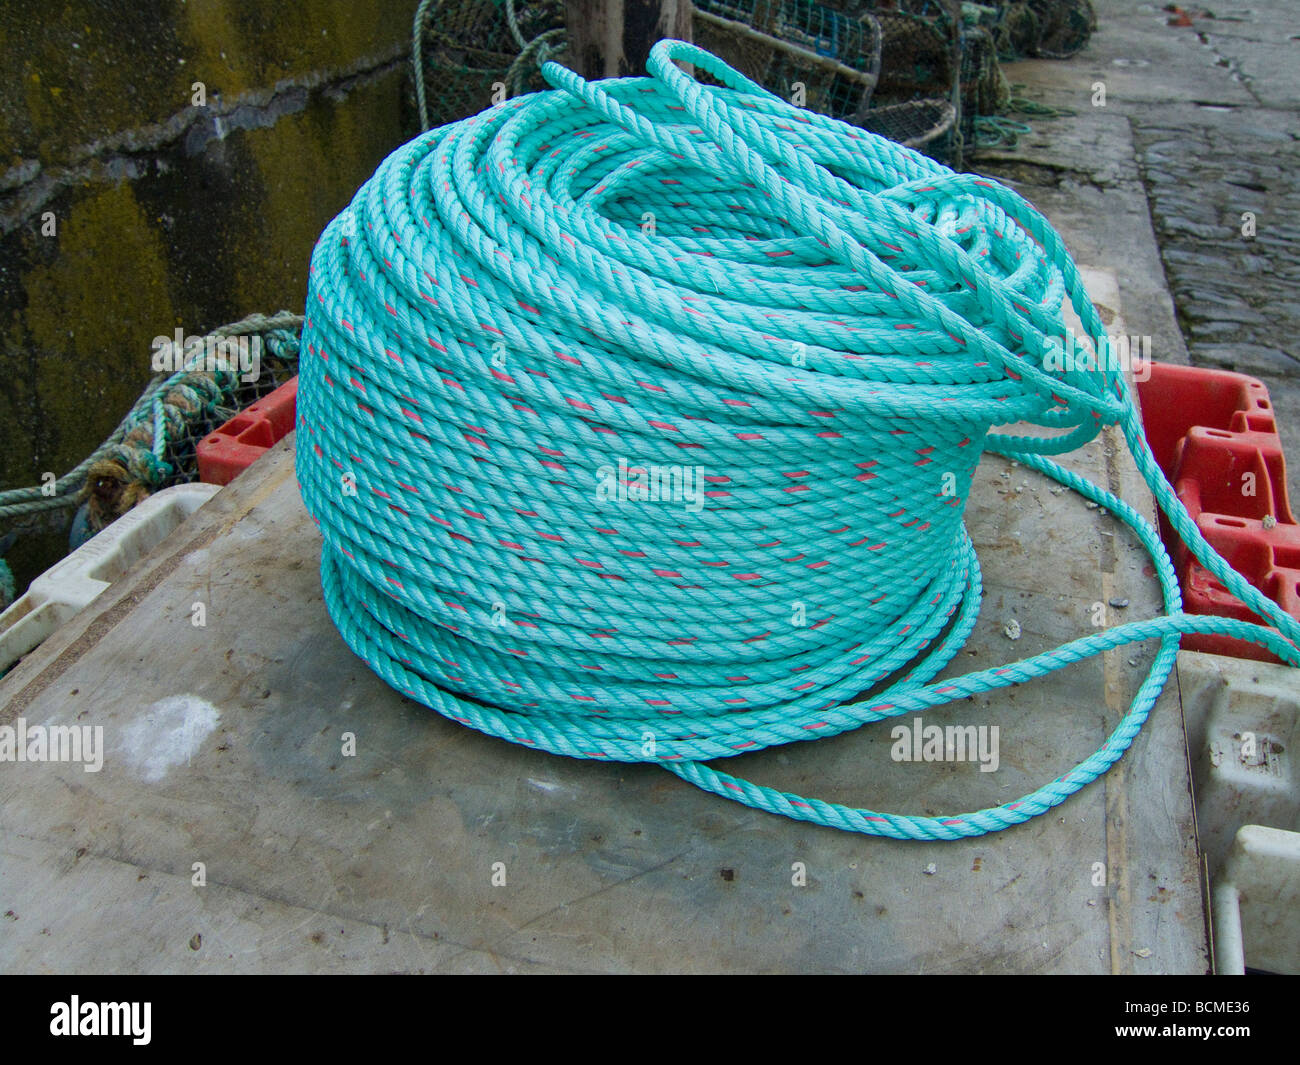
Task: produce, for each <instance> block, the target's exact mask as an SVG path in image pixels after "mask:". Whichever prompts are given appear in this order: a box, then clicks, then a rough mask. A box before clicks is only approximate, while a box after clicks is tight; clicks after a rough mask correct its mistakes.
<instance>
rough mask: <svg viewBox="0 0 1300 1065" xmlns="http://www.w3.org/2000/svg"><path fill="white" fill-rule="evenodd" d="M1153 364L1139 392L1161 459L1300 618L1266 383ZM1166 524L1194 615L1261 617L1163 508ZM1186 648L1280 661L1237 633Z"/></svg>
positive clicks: (1241, 565) (1230, 556)
mask: <svg viewBox="0 0 1300 1065" xmlns="http://www.w3.org/2000/svg"><path fill="white" fill-rule="evenodd" d="M1150 365H1151V376H1150V378H1149V379H1148V380H1146V381H1142V382H1139V383H1138V400H1139V402H1140V403H1141V406H1142V418H1143V422H1144V423H1145V426H1146V434H1147V440H1148V442H1149V443H1150V445H1151V451H1152V453H1153V454H1154V455H1155V457H1156V461H1157V462H1158V463H1159V464H1160V468H1161V469H1162V470H1163V471H1164V474H1165V476H1166V477H1168V478H1169V482H1170V484H1172V485H1173V486H1174V491H1175V492H1177V493H1178V498H1179V499H1180V500H1181V501H1182V503H1183V506H1185V507H1186V508H1187V512H1188V513H1189V514H1190V515H1191V516H1192V519H1193V520H1194V521H1195V522H1196V527H1197V528H1198V529H1199V530H1200V532H1201V535H1202V536H1204V537H1205V539H1206V540H1207V541H1209V543H1210V545H1211V546H1212V547H1213V548H1214V549H1215V550H1216V551H1218V552H1219V554H1220V555H1222V556H1223V557H1224V558H1225V559H1226V560H1227V561H1228V564H1229V565H1231V566H1232V568H1233V569H1235V570H1236V571H1237V572H1238V573H1240V574H1241V575H1242V576H1243V577H1245V578H1246V580H1248V581H1249V582H1250V583H1251V584H1253V585H1254V586H1255V587H1256V588H1258V589H1259V590H1260V591H1261V592H1262V593H1263V594H1264V595H1266V596H1268V598H1270V599H1272V600H1273V601H1274V602H1275V603H1277V604H1278V605H1279V606H1281V607H1282V609H1283V610H1285V611H1286V612H1287V613H1289V614H1290V615H1292V616H1293V617H1295V618H1300V525H1297V523H1296V520H1295V517H1294V516H1293V515H1292V513H1291V506H1290V503H1289V502H1288V499H1287V487H1286V460H1285V458H1284V457H1283V454H1282V441H1281V439H1280V438H1279V437H1278V434H1277V422H1276V421H1275V420H1274V417H1273V405H1272V403H1271V402H1270V401H1269V398H1268V389H1266V388H1265V387H1264V385H1263V383H1262V382H1260V381H1257V380H1256V379H1255V378H1253V377H1247V376H1246V375H1244V374H1237V373H1229V372H1227V371H1226V370H1207V369H1200V368H1195V367H1190V366H1172V365H1169V364H1166V363H1159V362H1153V363H1151V364H1150ZM1265 519H1271V528H1270V527H1266V521H1265ZM1160 532H1161V535H1162V536H1163V537H1164V541H1165V546H1166V547H1167V548H1168V549H1169V553H1170V555H1171V556H1172V557H1173V560H1174V566H1175V568H1176V569H1177V571H1178V579H1179V583H1180V585H1181V586H1182V593H1183V605H1184V609H1185V610H1186V611H1187V612H1188V613H1189V614H1213V615H1218V616H1221V617H1230V618H1238V619H1240V620H1242V621H1254V622H1261V621H1262V620H1263V619H1261V618H1260V617H1258V616H1257V615H1256V614H1255V613H1254V612H1253V611H1251V610H1249V609H1247V607H1246V606H1245V605H1244V604H1243V603H1242V602H1241V601H1240V600H1239V599H1237V598H1236V597H1235V596H1233V595H1231V594H1230V593H1229V592H1228V590H1227V589H1226V588H1224V587H1223V585H1222V584H1220V583H1219V581H1217V580H1216V579H1215V578H1214V577H1213V576H1211V575H1210V573H1209V572H1207V571H1206V570H1205V568H1204V567H1203V566H1201V565H1200V563H1198V562H1197V561H1196V559H1195V558H1194V557H1193V556H1192V554H1191V552H1190V551H1188V550H1187V548H1186V546H1185V545H1184V544H1183V543H1182V541H1181V540H1180V539H1179V538H1178V536H1177V534H1176V533H1175V532H1174V531H1173V529H1172V528H1171V527H1170V525H1169V523H1168V521H1167V520H1166V518H1165V516H1164V515H1163V514H1161V515H1160ZM1182 647H1183V648H1184V649H1185V650H1189V651H1205V652H1208V653H1210V654H1221V655H1228V656H1231V657H1233V658H1251V659H1256V660H1259V661H1266V662H1275V661H1277V659H1276V658H1275V657H1274V656H1273V655H1271V654H1269V652H1267V651H1265V650H1264V649H1263V648H1262V647H1259V646H1257V645H1255V644H1251V643H1246V642H1245V641H1242V640H1235V639H1233V638H1232V637H1229V636H1209V635H1188V636H1184V637H1183V639H1182Z"/></svg>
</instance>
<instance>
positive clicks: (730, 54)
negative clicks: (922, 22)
mask: <svg viewBox="0 0 1300 1065" xmlns="http://www.w3.org/2000/svg"><path fill="white" fill-rule="evenodd" d="M693 31H694V35H695V43H696V44H698V45H700V46H701V47H702V48H706V49H708V50H709V51H710V52H713V53H714V54H715V55H717V56H719V57H720V58H722V59H724V60H725V61H726V62H727V63H728V64H730V65H731V66H733V67H735V68H736V69H737V70H739V71H740V72H741V73H742V74H745V75H746V76H747V77H750V78H752V79H753V80H754V81H757V82H758V83H759V84H760V85H762V86H763V87H764V88H766V89H767V90H768V91H769V92H773V93H776V94H777V95H779V96H781V97H783V98H785V99H787V100H794V101H795V102H797V103H799V105H800V106H802V107H807V108H808V109H809V110H812V111H817V112H818V113H820V114H824V115H830V116H831V117H833V118H840V119H852V118H854V117H855V116H857V115H859V114H861V113H862V112H864V111H865V110H866V106H867V102H868V101H869V99H870V97H871V92H872V89H873V88H874V87H875V84H876V72H877V71H878V70H879V67H880V53H881V40H880V28H879V25H878V24H877V23H876V22H875V20H870V19H869V20H861V19H856V18H848V17H846V16H845V15H843V14H841V13H840V12H838V11H835V10H833V9H832V8H829V7H826V6H824V5H822V4H818V3H810V2H808V0H696V3H695V5H694V21H693Z"/></svg>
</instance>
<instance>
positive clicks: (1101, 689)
mask: <svg viewBox="0 0 1300 1065" xmlns="http://www.w3.org/2000/svg"><path fill="white" fill-rule="evenodd" d="M1072 463H1073V464H1074V465H1075V466H1076V468H1079V469H1081V470H1084V471H1085V472H1087V473H1088V474H1089V475H1090V476H1092V477H1094V478H1100V479H1101V480H1102V481H1103V483H1105V482H1109V483H1111V484H1115V485H1118V486H1121V487H1122V489H1123V490H1124V492H1125V493H1127V494H1128V496H1129V498H1131V499H1138V500H1140V499H1142V498H1143V497H1142V493H1141V491H1140V490H1139V488H1138V486H1137V485H1136V484H1135V483H1134V474H1133V473H1132V471H1131V468H1130V467H1129V466H1127V465H1126V463H1125V461H1124V457H1123V453H1122V449H1117V448H1116V441H1115V440H1114V439H1101V440H1098V441H1097V442H1094V444H1092V445H1090V446H1089V447H1088V448H1087V449H1085V450H1084V451H1083V452H1080V453H1079V454H1078V455H1076V456H1073V457H1072ZM1004 475H1005V476H1004ZM1017 489H1019V491H1017ZM969 523H970V526H971V531H972V536H973V538H974V541H975V543H976V546H977V549H978V550H979V553H980V557H981V560H982V563H983V566H984V573H985V587H986V598H985V601H984V604H983V610H982V614H981V620H980V622H979V625H978V627H977V629H976V632H975V634H974V636H973V637H972V640H971V641H970V644H969V645H968V647H967V648H966V649H965V651H963V652H962V653H961V654H960V655H959V656H958V659H957V660H956V661H955V662H954V663H953V666H952V668H950V670H949V673H955V672H964V671H966V670H968V669H972V668H977V667H981V666H985V665H990V664H994V663H997V662H1003V661H1007V660H1009V659H1012V658H1018V657H1024V656H1026V655H1028V654H1031V653H1033V652H1035V651H1038V650H1041V649H1044V648H1047V647H1050V646H1052V645H1055V644H1057V643H1059V642H1061V641H1062V640H1065V639H1067V638H1069V637H1071V636H1075V635H1078V634H1081V633H1083V632H1087V631H1089V630H1090V628H1091V624H1092V611H1093V608H1094V604H1095V603H1097V602H1106V601H1109V600H1110V599H1111V598H1127V599H1129V600H1130V605H1129V606H1128V607H1127V608H1124V609H1123V610H1117V609H1115V608H1110V607H1107V608H1106V612H1107V615H1108V617H1107V619H1106V621H1107V624H1113V623H1115V622H1116V621H1117V620H1119V619H1120V618H1121V617H1123V616H1134V617H1136V616H1139V615H1143V614H1151V613H1154V612H1155V609H1156V598H1155V592H1154V589H1153V588H1152V582H1151V581H1150V580H1149V579H1147V578H1145V577H1144V576H1143V564H1144V559H1143V556H1142V555H1141V553H1140V551H1139V549H1138V548H1137V547H1136V546H1135V545H1134V544H1133V543H1131V542H1130V540H1129V538H1128V537H1126V536H1125V535H1124V534H1123V532H1122V529H1121V528H1120V527H1119V526H1117V525H1115V524H1114V522H1113V521H1112V520H1111V519H1109V518H1107V517H1105V516H1103V515H1101V514H1100V513H1099V512H1098V511H1097V510H1089V509H1087V508H1086V507H1085V506H1084V504H1083V503H1082V501H1080V500H1078V499H1077V498H1075V497H1072V496H1070V495H1069V494H1068V493H1067V494H1062V495H1057V494H1053V493H1052V492H1051V491H1050V482H1047V481H1045V480H1043V479H1042V478H1039V477H1038V476H1037V475H1035V474H1031V473H1028V472H1027V471H1025V470H1024V469H1023V468H1022V467H1015V466H1012V465H1011V463H1009V462H1007V461H1005V460H1001V459H998V458H996V457H988V458H986V459H985V462H984V464H983V466H982V467H981V469H980V471H979V472H978V474H977V478H976V488H975V491H974V497H973V500H972V503H971V508H970V512H969ZM318 557H319V539H318V536H317V534H316V532H315V529H314V526H313V525H312V524H311V522H310V520H309V519H308V517H307V515H306V514H305V512H304V511H303V509H302V505H301V502H300V501H299V498H298V494H297V490H296V485H295V483H294V479H293V471H292V456H291V454H290V451H289V449H288V442H286V443H282V444H281V445H279V446H278V447H277V449H276V450H275V451H273V452H272V454H271V455H270V456H269V457H268V458H267V459H264V460H263V461H262V462H261V463H259V464H258V465H257V466H256V467H254V468H253V470H252V471H250V472H249V473H248V474H246V475H244V476H243V477H241V478H240V479H239V480H238V481H237V482H236V483H235V484H234V485H233V486H231V487H230V488H229V489H227V490H226V491H223V492H221V493H219V494H218V495H217V496H216V497H215V498H214V500H213V501H212V502H211V503H210V504H208V505H207V506H206V507H204V508H203V509H202V510H201V511H199V512H198V513H197V514H196V515H195V516H194V517H193V518H192V519H191V520H190V521H189V522H188V523H187V524H186V525H185V526H183V527H182V529H181V530H179V531H178V532H177V533H176V534H175V535H174V536H173V537H172V539H171V540H170V541H169V542H168V543H167V544H165V545H163V547H162V548H160V549H159V551H157V552H155V554H154V555H152V556H150V557H149V558H148V559H146V560H144V561H143V562H142V563H141V564H140V565H139V566H138V567H137V568H136V569H134V570H133V571H132V572H131V573H130V574H128V575H127V576H126V577H125V578H123V579H122V580H121V581H120V582H119V583H118V584H116V585H114V586H113V588H112V589H110V590H109V591H108V592H107V593H105V595H104V596H102V597H101V599H100V600H98V601H97V602H96V603H94V604H92V606H91V607H90V608H89V609H88V610H87V611H85V612H83V614H82V615H79V616H78V618H77V619H75V620H74V621H73V622H71V623H70V624H69V625H68V626H67V627H65V628H64V629H63V630H62V631H61V632H60V633H58V634H56V635H55V636H54V637H52V638H51V639H50V640H49V641H47V643H46V644H45V645H43V646H42V648H40V649H39V650H38V651H37V652H35V653H34V654H33V655H32V656H30V657H29V658H28V659H26V660H24V661H23V662H22V663H20V664H19V666H17V667H16V668H15V670H14V671H13V672H12V673H11V674H10V675H9V676H7V677H6V678H4V680H3V681H0V706H3V707H4V709H3V710H0V724H13V723H14V722H15V721H16V719H17V718H18V717H22V718H24V719H25V721H26V722H27V723H28V724H29V725H31V724H37V723H72V722H77V723H80V724H84V725H92V726H93V725H102V726H103V728H104V735H105V743H106V747H107V757H106V760H105V764H104V766H103V769H102V770H101V771H100V772H98V773H87V772H85V771H84V769H83V768H82V767H81V766H79V765H73V764H67V763H64V764H35V763H23V764H14V763H0V913H5V912H6V911H8V912H7V913H6V916H5V918H4V919H0V968H3V969H4V970H5V971H9V972H48V971H67V970H75V971H78V972H120V971H127V972H137V971H145V972H230V971H239V972H270V971H310V972H332V971H366V972H370V971H426V972H427V971H524V972H530V971H583V972H632V971H636V972H665V971H672V972H775V971H782V972H812V971H816V972H962V973H999V972H1042V973H1056V972H1203V971H1205V970H1206V968H1207V955H1206V934H1205V925H1204V918H1203V901H1202V893H1201V885H1200V875H1199V872H1198V866H1197V859H1196V849H1195V837H1194V831H1193V827H1192V810H1191V798H1190V794H1189V788H1188V772H1187V759H1186V751H1185V744H1184V738H1183V730H1182V721H1181V715H1180V713H1179V705H1178V701H1177V697H1176V693H1175V692H1174V690H1173V687H1174V686H1172V685H1171V686H1170V688H1169V690H1167V691H1166V692H1165V693H1164V695H1163V696H1162V698H1161V700H1160V702H1159V703H1158V704H1157V707H1156V709H1155V711H1154V713H1153V715H1152V719H1151V721H1150V722H1149V723H1148V725H1147V727H1146V729H1145V730H1144V731H1143V733H1142V734H1141V735H1140V736H1139V738H1138V740H1137V741H1136V743H1135V745H1134V748H1133V749H1132V750H1131V751H1130V752H1129V754H1128V755H1126V756H1125V757H1124V759H1123V760H1122V761H1121V762H1120V763H1119V765H1118V766H1117V767H1116V768H1115V769H1114V770H1113V771H1112V772H1111V773H1110V774H1108V775H1107V777H1105V778H1104V780H1103V781H1102V782H1099V783H1097V784H1095V785H1093V786H1091V787H1089V788H1087V789H1085V790H1084V791H1083V792H1081V793H1080V794H1079V795H1076V796H1075V797H1073V798H1072V799H1070V800H1069V801H1067V802H1066V803H1065V804H1064V805H1062V806H1060V807H1058V808H1057V809H1055V810H1053V811H1052V812H1050V813H1049V814H1048V815H1046V816H1044V817H1041V818H1038V819H1036V820H1034V821H1031V822H1029V823H1027V824H1025V825H1022V826H1019V827H1017V828H1014V829H1012V830H1010V831H1007V832H1004V833H1000V834H997V835H994V836H989V837H984V838H980V839H973V840H965V841H961V842H957V843H929V844H917V843H898V842H893V841H887V840H879V839H871V838H866V837H862V836H855V835H848V834H843V833H839V832H836V831H833V830H830V829H823V828H816V827H812V826H808V825H804V824H799V823H796V822H792V821H788V820H785V819H781V818H777V817H774V816H771V815H767V814H763V813H758V812H754V811H750V810H748V809H746V808H744V807H741V806H738V805H735V804H732V803H728V802H726V801H724V800H721V799H718V798H716V797H713V796H710V795H707V794H705V793H703V792H700V791H697V790H696V789H694V788H692V787H691V786H690V785H687V784H685V783H683V782H681V781H679V780H677V779H676V778H675V777H673V776H671V775H670V774H668V773H665V772H663V771H661V770H659V769H656V768H654V767H651V766H640V765H601V764H595V763H592V762H579V761H573V760H568V759H563V758H558V757H554V756H550V755H545V754H541V753H538V752H532V751H529V750H526V749H524V748H521V747H518V746H513V745H510V744H506V743H503V742H501V741H498V740H494V739H490V738H488V737H485V736H482V735H480V734H478V733H475V732H473V731H471V730H469V729H466V728H464V727H462V726H460V725H457V724H454V723H451V722H448V721H445V720H443V719H442V718H440V717H437V716H436V715H434V714H433V713H432V712H430V711H428V710H426V709H424V708H423V707H421V706H419V705H417V704H415V703H413V702H411V701H410V700H408V699H406V698H404V697H403V696H401V695H399V694H397V693H396V692H394V691H392V690H391V689H389V688H387V687H386V686H385V685H384V684H383V683H382V682H381V681H380V680H378V679H377V678H376V677H375V676H374V675H373V674H372V673H371V672H370V671H369V669H368V668H367V667H366V666H365V665H364V663H362V662H361V661H360V660H358V659H357V658H355V657H354V656H353V655H352V654H351V653H350V652H349V651H348V650H347V648H346V647H345V645H344V644H343V642H342V640H341V638H340V637H339V636H338V635H337V633H336V632H335V630H334V628H333V626H332V624H331V623H330V621H329V619H328V616H327V615H326V612H325V609H324V606H323V603H322V600H321V595H320V587H319V581H318V576H317V572H316V566H317V562H318ZM196 602H202V603H204V604H205V605H206V610H207V616H206V626H205V627H202V628H199V627H195V626H194V625H193V624H192V623H191V622H192V618H193V612H192V611H193V604H194V603H196ZM1013 618H1014V619H1016V620H1018V621H1019V622H1020V624H1021V627H1022V632H1023V635H1022V637H1021V639H1020V640H1019V641H1016V642H1014V643H1013V642H1012V641H1010V640H1008V639H1007V637H1006V636H1005V635H1003V630H1004V627H1005V626H1006V625H1007V624H1008V622H1009V621H1010V620H1011V619H1013ZM1151 650H1152V648H1151V647H1150V646H1149V645H1148V646H1144V647H1142V648H1140V649H1139V648H1128V649H1120V650H1119V651H1117V652H1114V653H1112V654H1109V655H1107V656H1104V657H1103V658H1100V659H1094V660H1090V661H1088V662H1085V663H1082V664H1080V665H1078V666H1075V667H1073V668H1072V669H1071V670H1069V671H1068V672H1066V673H1061V674H1055V675H1053V676H1052V677H1050V678H1048V679H1046V680H1042V681H1037V682H1034V683H1033V684H1030V685H1027V686H1024V687H1022V688H1018V689H1013V690H1010V691H1004V692H1002V693H999V694H995V695H993V696H990V697H983V698H977V699H974V700H972V701H969V702H963V703H959V704H957V705H956V706H953V707H948V708H944V709H942V710H934V711H929V712H927V713H925V714H924V715H923V718H924V720H925V722H926V723H927V724H929V723H937V724H944V723H964V722H970V723H976V724H988V725H997V726H998V727H999V729H1000V745H999V746H1000V750H999V754H1000V765H999V768H998V769H997V771H996V772H990V773H981V772H980V771H979V765H978V763H973V762H972V763H938V762H935V763H925V762H917V763H904V762H895V761H893V760H891V757H890V750H891V746H892V740H891V738H890V728H891V727H892V724H893V723H892V722H891V723H882V724H878V725H875V726H870V727H867V728H865V729H862V730H859V731H858V732H856V733H853V734H850V735H846V736H842V737H838V738H836V739H833V740H824V741H819V742H817V743H811V744H800V745H797V746H796V747H793V748H789V747H787V748H781V749H776V750H771V751H765V752H762V753H760V754H757V755H751V756H746V757H744V758H742V759H737V760H734V761H733V762H732V763H731V765H730V766H729V768H730V769H733V770H735V771H739V772H741V773H742V774H748V775H751V776H752V777H753V778H754V779H756V780H758V781H761V782H763V783H768V784H773V785H777V786H780V787H784V788H787V789H790V790H794V791H799V792H802V793H804V794H814V795H817V796H820V797H822V798H826V799H830V800H838V801H844V802H854V803H858V804H861V805H869V806H872V807H873V808H875V809H886V810H900V811H908V812H920V813H929V814H936V813H945V812H955V811H963V810H969V809H973V808H977V807H981V806H986V805H995V804H999V803H1002V802H1006V801H1008V799H1009V798H1012V797H1014V796H1017V795H1020V794H1022V793H1024V792H1027V791H1028V790H1030V789H1031V788H1033V787H1036V786H1038V785H1040V784H1042V783H1044V782H1046V781H1048V780H1050V779H1052V778H1053V777H1055V776H1057V775H1058V774H1060V773H1061V772H1063V771H1064V770H1065V769H1066V768H1068V766H1069V765H1070V764H1073V762H1075V761H1077V760H1079V759H1081V758H1083V757H1085V756H1087V755H1088V754H1090V753H1091V752H1092V750H1093V749H1094V748H1095V747H1096V746H1097V745H1098V744H1099V743H1100V741H1101V740H1102V739H1103V738H1104V736H1105V734H1106V733H1107V731H1109V729H1110V728H1112V727H1113V726H1114V724H1115V723H1116V721H1117V720H1118V719H1119V717H1120V715H1121V713H1122V710H1123V707H1124V705H1125V704H1126V698H1125V697H1126V696H1127V695H1128V693H1129V692H1130V691H1131V688H1132V687H1133V685H1134V684H1135V682H1136V681H1137V680H1138V679H1139V676H1140V674H1139V671H1138V669H1136V668H1134V667H1133V666H1131V665H1129V659H1132V660H1133V662H1135V663H1138V662H1141V663H1145V662H1147V661H1149V654H1150V652H1151ZM904 720H905V721H906V722H909V723H910V721H911V719H910V718H907V719H904ZM345 732H352V733H355V736H356V754H355V756H351V757H348V756H345V755H343V754H342V753H341V751H342V744H343V739H342V737H343V734H344V733H345ZM796 862H802V863H804V864H805V866H806V870H807V883H806V886H802V887H801V886H795V885H794V884H793V883H792V879H793V878H794V872H793V871H792V869H793V867H794V863H796ZM195 863H202V865H203V872H204V874H205V881H206V883H205V885H204V886H195V884H194V878H195V876H196V871H195ZM494 863H503V866H498V867H497V869H498V871H499V870H500V869H501V868H504V872H505V884H504V885H503V886H494V885H493V873H494ZM931 863H933V870H932V871H931V872H927V868H928V867H930V866H931ZM1097 863H1103V864H1102V865H1098V864H1097ZM1103 867H1104V871H1105V883H1104V884H1099V883H1096V881H1097V880H1098V879H1099V875H1098V874H1099V870H1100V869H1102V868H1103Z"/></svg>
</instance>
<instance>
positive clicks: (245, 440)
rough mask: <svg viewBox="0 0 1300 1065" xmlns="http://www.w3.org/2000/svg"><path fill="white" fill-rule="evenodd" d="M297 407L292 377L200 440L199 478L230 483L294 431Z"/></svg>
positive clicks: (296, 386)
mask: <svg viewBox="0 0 1300 1065" xmlns="http://www.w3.org/2000/svg"><path fill="white" fill-rule="evenodd" d="M297 410H298V378H297V377H293V378H291V379H290V380H288V381H286V382H285V383H284V384H282V385H281V386H280V387H279V388H277V389H276V390H275V391H274V392H271V393H270V394H269V395H265V396H263V397H262V398H261V399H259V400H258V401H257V402H256V403H254V404H252V405H250V406H249V407H248V408H247V409H246V410H242V411H240V412H239V413H238V414H236V415H235V416H234V417H233V418H231V419H230V421H228V422H226V424H225V425H223V426H222V427H221V428H220V429H217V430H216V431H215V432H213V433H209V434H208V435H207V436H205V437H204V438H203V439H202V440H200V441H199V445H198V447H197V448H196V451H197V453H198V459H199V480H200V481H205V482H207V483H208V484H229V483H230V482H231V481H233V480H234V479H235V478H236V477H238V476H239V475H240V474H241V473H243V472H244V471H245V470H246V469H248V467H249V466H251V465H252V464H253V463H254V462H256V461H257V460H258V459H260V458H261V457H262V456H263V455H265V454H266V453H267V451H269V450H270V449H271V448H272V447H273V446H274V445H275V444H276V442H277V441H279V440H280V439H281V438H282V437H285V436H288V435H289V433H290V432H292V431H293V423H294V418H295V417H296V415H297Z"/></svg>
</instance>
